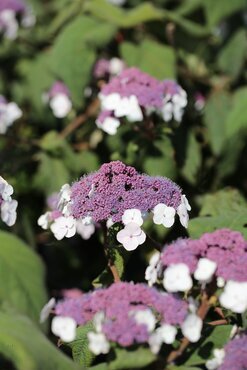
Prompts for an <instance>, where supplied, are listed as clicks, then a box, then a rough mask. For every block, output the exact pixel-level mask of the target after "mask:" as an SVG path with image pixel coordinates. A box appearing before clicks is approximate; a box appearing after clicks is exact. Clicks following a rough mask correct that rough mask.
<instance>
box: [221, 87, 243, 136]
mask: <svg viewBox="0 0 247 370" xmlns="http://www.w3.org/2000/svg"><path fill="white" fill-rule="evenodd" d="M246 129H247V87H242V88H240V89H238V90H236V92H235V94H234V96H233V107H232V109H231V110H230V112H228V116H227V120H226V136H227V138H231V137H232V136H233V135H234V134H236V133H237V132H239V131H243V132H244V133H246Z"/></svg>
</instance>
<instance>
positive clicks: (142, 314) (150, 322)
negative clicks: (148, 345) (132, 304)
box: [130, 309, 156, 333]
mask: <svg viewBox="0 0 247 370" xmlns="http://www.w3.org/2000/svg"><path fill="white" fill-rule="evenodd" d="M130 316H133V317H134V319H135V321H136V322H137V324H139V325H141V324H143V325H146V327H147V331H148V332H149V333H151V332H152V331H153V330H154V328H155V324H156V319H155V316H154V314H153V312H152V311H151V310H150V309H145V310H138V311H131V312H130Z"/></svg>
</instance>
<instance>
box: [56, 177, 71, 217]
mask: <svg viewBox="0 0 247 370" xmlns="http://www.w3.org/2000/svg"><path fill="white" fill-rule="evenodd" d="M70 194H71V187H70V185H69V184H64V185H63V186H62V187H61V189H60V193H59V201H58V209H59V210H60V211H61V212H62V213H63V214H64V215H65V216H69V215H70V209H69V202H70Z"/></svg>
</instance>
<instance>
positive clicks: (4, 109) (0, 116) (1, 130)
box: [0, 96, 22, 134]
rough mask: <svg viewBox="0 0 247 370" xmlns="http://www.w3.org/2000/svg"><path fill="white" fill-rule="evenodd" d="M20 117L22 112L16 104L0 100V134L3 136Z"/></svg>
mask: <svg viewBox="0 0 247 370" xmlns="http://www.w3.org/2000/svg"><path fill="white" fill-rule="evenodd" d="M0 98H1V96H0ZM21 116H22V111H21V110H20V108H19V107H18V105H17V104H16V103H13V102H10V103H7V102H5V101H1V100H0V134H5V133H6V131H7V129H8V128H9V126H11V125H12V124H13V122H14V121H16V120H17V119H19V118H20V117H21Z"/></svg>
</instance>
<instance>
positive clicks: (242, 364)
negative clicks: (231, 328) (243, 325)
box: [206, 334, 247, 370]
mask: <svg viewBox="0 0 247 370" xmlns="http://www.w3.org/2000/svg"><path fill="white" fill-rule="evenodd" d="M206 366H207V369H208V370H216V369H218V370H233V369H234V370H245V369H247V335H246V334H243V335H241V336H237V337H236V338H234V339H233V340H231V341H230V342H229V343H227V345H226V346H225V347H224V348H223V349H215V350H214V358H213V359H211V360H209V361H207V363H206Z"/></svg>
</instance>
